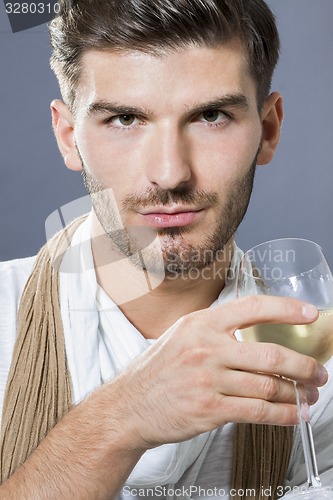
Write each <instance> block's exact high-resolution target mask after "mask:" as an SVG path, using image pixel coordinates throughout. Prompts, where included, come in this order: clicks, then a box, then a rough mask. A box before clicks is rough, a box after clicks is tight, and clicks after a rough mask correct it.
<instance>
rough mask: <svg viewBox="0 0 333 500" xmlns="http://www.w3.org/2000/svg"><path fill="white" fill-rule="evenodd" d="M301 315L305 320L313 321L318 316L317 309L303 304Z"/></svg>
mask: <svg viewBox="0 0 333 500" xmlns="http://www.w3.org/2000/svg"><path fill="white" fill-rule="evenodd" d="M302 314H303V316H304V318H306V319H315V318H316V317H317V316H318V309H317V308H316V306H314V305H312V304H304V306H303V308H302Z"/></svg>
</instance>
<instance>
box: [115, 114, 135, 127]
mask: <svg viewBox="0 0 333 500" xmlns="http://www.w3.org/2000/svg"><path fill="white" fill-rule="evenodd" d="M115 120H118V121H119V123H120V124H121V125H124V126H125V127H126V126H127V127H128V126H130V125H133V123H134V122H135V115H119V116H117V117H115Z"/></svg>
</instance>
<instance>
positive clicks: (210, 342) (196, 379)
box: [117, 296, 327, 448]
mask: <svg viewBox="0 0 333 500" xmlns="http://www.w3.org/2000/svg"><path fill="white" fill-rule="evenodd" d="M317 316H318V311H317V310H316V308H314V307H313V306H310V305H308V304H305V303H302V302H300V301H296V300H293V299H287V298H277V297H265V296H251V297H246V298H243V299H239V300H236V301H234V302H231V303H229V304H225V305H223V306H220V307H217V308H215V309H205V310H202V311H198V312H195V313H192V314H190V315H188V316H184V317H183V318H181V319H180V320H179V321H177V323H176V324H175V325H174V326H173V327H172V328H170V329H169V330H168V331H167V332H166V333H165V334H164V335H162V336H161V337H160V338H159V339H158V340H157V341H156V343H155V344H154V345H153V346H152V347H151V348H149V349H148V350H147V351H146V352H145V353H144V354H143V355H141V356H139V357H138V358H137V359H136V360H135V361H134V362H133V363H132V364H131V366H130V367H129V369H128V370H126V372H125V373H124V374H123V375H121V376H120V377H119V378H118V380H117V384H120V385H121V387H122V391H121V392H122V393H123V394H124V398H123V401H124V404H125V405H126V410H125V409H124V413H125V414H127V415H128V419H129V421H132V429H133V432H134V434H133V436H132V439H133V441H132V443H134V442H136V440H137V442H138V444H139V445H140V446H144V447H147V448H149V447H155V446H157V445H160V444H162V443H171V442H177V441H182V440H186V439H189V438H191V437H193V436H195V435H197V434H199V433H202V432H205V431H208V430H211V429H213V428H216V427H219V426H222V425H223V424H225V423H227V422H249V423H266V424H278V425H292V424H296V423H297V421H298V418H297V409H296V405H295V395H294V388H293V384H292V382H290V381H288V380H285V378H288V379H291V380H297V381H300V382H303V383H304V384H306V385H307V386H309V387H308V389H309V390H310V400H311V402H312V403H313V402H315V401H316V399H317V397H318V394H317V393H318V391H317V388H316V387H318V386H321V385H324V383H325V382H326V380H327V373H326V370H325V369H324V368H323V367H322V366H321V365H320V364H319V363H318V362H317V361H316V360H315V359H313V358H311V357H309V356H305V355H301V354H298V353H297V352H295V351H292V350H290V349H287V348H285V347H281V346H279V345H276V344H269V343H252V342H239V341H237V340H236V339H235V338H234V332H235V330H237V329H241V328H244V327H248V326H251V325H254V324H258V323H286V324H303V323H310V322H312V321H314V320H315V319H316V318H317ZM276 375H281V376H283V377H285V378H279V377H277V376H276Z"/></svg>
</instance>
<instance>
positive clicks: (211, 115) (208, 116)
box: [202, 110, 222, 123]
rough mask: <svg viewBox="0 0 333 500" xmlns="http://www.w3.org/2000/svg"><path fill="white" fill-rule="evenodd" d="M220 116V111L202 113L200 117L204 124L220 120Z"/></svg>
mask: <svg viewBox="0 0 333 500" xmlns="http://www.w3.org/2000/svg"><path fill="white" fill-rule="evenodd" d="M221 114H222V113H221V111H214V110H211V111H210V110H208V111H204V112H203V113H202V117H203V119H204V120H206V122H210V123H214V122H216V121H217V120H218V119H219V118H220V115H221Z"/></svg>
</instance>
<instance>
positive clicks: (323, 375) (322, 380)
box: [318, 366, 328, 385]
mask: <svg viewBox="0 0 333 500" xmlns="http://www.w3.org/2000/svg"><path fill="white" fill-rule="evenodd" d="M318 379H319V382H320V384H321V385H325V384H326V382H327V380H328V373H327V370H326V368H325V367H324V366H322V367H321V368H320V371H319V375H318Z"/></svg>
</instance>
